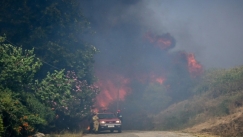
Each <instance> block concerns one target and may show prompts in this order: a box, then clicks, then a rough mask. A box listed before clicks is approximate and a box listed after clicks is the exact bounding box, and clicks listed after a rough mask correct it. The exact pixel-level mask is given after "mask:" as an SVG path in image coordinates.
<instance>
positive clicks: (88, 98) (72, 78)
mask: <svg viewBox="0 0 243 137" xmlns="http://www.w3.org/2000/svg"><path fill="white" fill-rule="evenodd" d="M0 50H1V51H2V53H3V54H1V55H0V63H1V64H0V67H1V70H0V76H1V79H0V80H1V81H0V87H1V88H0V93H1V94H0V112H2V119H3V123H4V127H5V132H4V136H27V135H30V134H33V133H34V132H36V131H37V130H45V131H48V130H51V129H53V127H55V128H54V130H63V129H66V128H67V127H68V128H70V129H71V130H75V129H77V128H78V124H79V121H81V120H82V119H84V118H85V117H87V116H88V115H89V114H90V109H91V107H92V105H93V103H94V98H95V96H96V94H98V88H97V87H94V86H92V85H89V84H88V83H87V82H86V81H85V80H79V79H78V77H77V76H76V74H75V73H74V72H70V71H69V72H67V74H66V75H65V74H64V70H61V71H55V72H54V73H48V74H47V76H46V78H44V79H42V80H40V82H39V80H35V81H34V75H35V73H37V70H38V69H39V67H40V66H41V63H40V61H39V60H38V58H35V55H34V51H33V50H25V51H24V52H23V51H22V48H17V47H14V46H12V45H10V44H1V45H0ZM16 65H17V66H16ZM10 73H11V74H10ZM12 73H14V74H12ZM6 81H7V82H6ZM64 119H65V120H64Z"/></svg>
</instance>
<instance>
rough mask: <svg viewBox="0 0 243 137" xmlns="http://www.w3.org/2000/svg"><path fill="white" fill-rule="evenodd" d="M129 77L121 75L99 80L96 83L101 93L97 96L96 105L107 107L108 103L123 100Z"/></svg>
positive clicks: (126, 91)
mask: <svg viewBox="0 0 243 137" xmlns="http://www.w3.org/2000/svg"><path fill="white" fill-rule="evenodd" d="M128 84H129V79H127V78H124V77H122V76H119V77H116V78H113V80H111V79H104V78H103V79H102V80H99V81H98V82H97V83H96V85H98V86H99V88H100V90H101V93H100V94H99V95H98V96H97V98H96V99H97V106H98V107H100V108H103V109H107V106H108V105H109V103H111V102H113V101H118V100H124V98H125V96H126V95H127V93H129V91H130V88H129V87H128Z"/></svg>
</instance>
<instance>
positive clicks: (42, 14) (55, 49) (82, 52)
mask: <svg viewBox="0 0 243 137" xmlns="http://www.w3.org/2000/svg"><path fill="white" fill-rule="evenodd" d="M80 4H81V3H80V1H79V0H61V1H60V0H51V1H49V0H47V1H39V0H21V1H19V0H2V1H1V2H0V35H3V34H7V36H8V40H9V41H11V42H12V43H14V44H16V45H18V46H19V45H22V46H23V48H24V49H32V48H33V47H34V48H35V54H36V56H37V57H39V58H40V59H41V60H42V61H45V62H46V63H45V64H44V66H43V67H42V68H41V70H40V71H39V72H38V77H39V78H43V77H44V76H45V74H46V73H47V72H48V71H49V72H53V71H54V70H55V69H56V68H61V69H62V68H66V70H72V71H75V72H76V74H77V76H78V77H79V79H81V80H86V81H87V82H88V83H89V84H90V83H92V82H93V80H94V76H93V62H94V60H93V56H94V54H95V53H96V52H97V49H96V48H95V47H94V46H93V45H90V44H88V43H86V42H84V41H83V40H82V38H83V36H84V35H86V34H88V33H90V32H91V31H90V29H89V28H90V27H89V24H90V23H89V22H88V21H87V20H86V19H85V17H84V16H83V15H82V11H81V9H80V7H79V5H80ZM23 36H24V37H23ZM47 63H48V64H51V65H52V66H55V68H54V67H51V66H50V65H47Z"/></svg>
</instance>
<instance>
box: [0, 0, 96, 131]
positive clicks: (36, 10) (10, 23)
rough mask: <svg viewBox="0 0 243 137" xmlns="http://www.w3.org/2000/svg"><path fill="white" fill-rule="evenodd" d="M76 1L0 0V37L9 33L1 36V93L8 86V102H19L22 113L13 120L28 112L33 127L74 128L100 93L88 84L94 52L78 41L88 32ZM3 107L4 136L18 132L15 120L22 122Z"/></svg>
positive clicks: (87, 45)
mask: <svg viewBox="0 0 243 137" xmlns="http://www.w3.org/2000/svg"><path fill="white" fill-rule="evenodd" d="M79 4H80V1H78V0H62V1H59V0H51V1H38V0H21V1H19V0H2V1H0V35H4V34H6V36H8V38H6V36H5V35H4V37H0V43H1V45H0V53H1V54H0V86H1V87H2V89H3V90H2V91H1V92H3V91H6V90H7V91H8V92H7V93H9V94H8V97H9V99H10V100H13V99H16V100H18V101H19V104H18V105H20V106H19V107H20V108H19V111H22V112H21V113H20V112H19V113H17V114H16V118H21V117H23V115H28V120H29V121H28V125H31V126H33V128H34V130H37V129H39V130H45V131H48V130H50V129H53V127H55V129H56V130H63V129H64V128H65V129H67V127H68V128H70V129H73V130H74V129H75V128H78V122H79V121H81V119H84V118H85V117H87V116H88V115H89V114H90V108H91V107H92V105H93V103H94V98H95V96H96V94H98V89H97V87H94V86H92V84H93V82H94V80H95V78H94V76H93V63H94V59H93V58H94V54H95V53H96V52H97V51H98V50H97V49H96V48H95V47H94V46H93V45H91V44H88V43H86V42H84V41H82V38H83V37H84V35H87V34H91V31H90V27H89V24H90V23H89V22H88V21H87V20H86V19H85V17H84V16H83V15H82V11H81V9H80V7H79ZM6 43H8V44H6ZM9 43H10V44H9ZM13 43H14V45H15V46H13ZM16 45H17V46H16ZM20 46H21V47H20ZM23 49H24V50H23ZM37 57H38V58H37ZM42 63H43V64H42ZM65 70H70V71H69V72H65ZM70 73H72V74H70ZM7 93H6V94H7ZM12 105H13V104H12ZM10 106H11V105H10ZM14 108H16V107H14ZM1 110H2V109H1ZM1 110H0V111H1ZM4 111H5V112H4V113H3V120H4V121H3V122H4V127H5V128H7V129H8V131H7V132H6V133H4V134H7V133H10V132H12V131H16V134H18V133H19V132H17V131H19V129H16V127H15V125H14V124H15V123H17V124H18V123H21V122H19V121H18V120H17V119H13V118H14V117H11V116H12V115H10V114H9V113H7V111H6V110H4ZM15 111H17V110H15ZM37 115H38V117H37ZM34 116H35V117H34ZM8 118H10V119H11V120H10V122H11V121H12V122H13V123H10V122H8V121H7V120H6V119H8ZM35 118H36V119H35ZM38 118H39V119H38ZM31 119H33V120H36V122H37V123H34V122H33V121H31ZM64 119H65V120H64ZM41 120H43V121H42V123H40V121H41ZM38 121H39V122H38ZM22 131H23V130H21V133H19V134H22V135H23V136H24V134H25V133H24V132H22ZM26 134H28V133H26Z"/></svg>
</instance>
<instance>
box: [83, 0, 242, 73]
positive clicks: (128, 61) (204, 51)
mask: <svg viewBox="0 0 243 137" xmlns="http://www.w3.org/2000/svg"><path fill="white" fill-rule="evenodd" d="M242 7H243V1H242V0H83V1H82V2H81V8H82V9H83V11H84V15H85V16H86V17H87V18H88V20H89V21H90V22H91V27H92V28H93V29H94V30H95V31H96V34H95V35H94V36H93V37H92V38H91V39H89V42H91V43H93V44H94V45H95V46H96V47H98V49H99V50H100V53H99V54H97V56H96V67H100V68H102V66H106V68H107V66H109V68H110V69H111V70H112V69H113V68H112V66H115V67H116V68H117V66H119V67H120V71H122V70H124V69H126V68H127V67H132V66H133V65H138V66H139V65H140V66H143V63H144V60H146V61H149V62H153V60H155V57H154V56H158V57H156V58H158V59H159V60H160V61H162V62H166V57H167V56H166V57H165V56H163V55H161V54H160V53H157V51H156V49H150V48H148V47H147V46H148V45H147V43H146V40H145V38H144V37H145V35H146V33H148V32H151V33H153V34H155V35H162V34H165V33H169V34H170V35H171V36H173V37H174V38H175V40H176V46H175V47H174V48H173V49H170V50H169V52H172V53H173V52H174V51H181V50H182V51H185V52H188V53H194V54H195V57H196V59H197V60H198V61H199V62H200V63H201V64H202V65H203V66H204V67H205V68H212V67H217V68H218V67H220V68H229V67H234V66H239V65H243V8H242ZM146 61H145V62H146ZM154 62H156V61H154ZM144 69H146V68H144ZM148 69H149V67H148ZM129 71H136V69H135V70H132V69H129ZM131 73H132V72H131Z"/></svg>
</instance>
